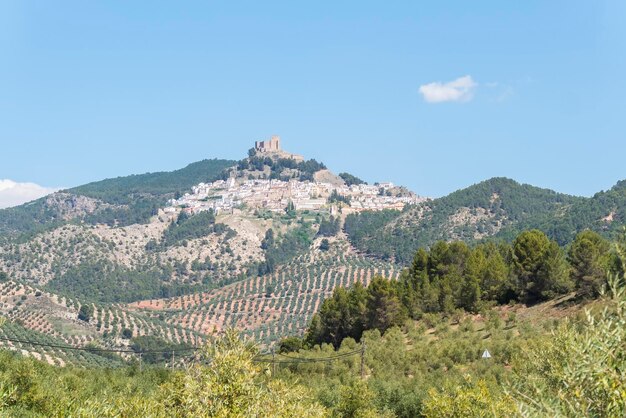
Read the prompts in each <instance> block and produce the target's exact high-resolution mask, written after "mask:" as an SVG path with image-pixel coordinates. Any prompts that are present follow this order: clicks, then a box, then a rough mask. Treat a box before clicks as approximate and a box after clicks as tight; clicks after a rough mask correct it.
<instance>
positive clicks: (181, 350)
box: [0, 337, 362, 364]
mask: <svg viewBox="0 0 626 418" xmlns="http://www.w3.org/2000/svg"><path fill="white" fill-rule="evenodd" d="M0 341H7V342H12V343H19V344H26V345H32V346H38V347H46V348H55V349H59V350H72V351H86V352H91V353H126V354H138V355H140V356H142V355H143V354H172V356H174V353H190V355H191V353H193V352H196V351H198V350H200V347H190V348H179V349H172V350H145V351H135V350H125V349H113V348H97V347H93V348H91V347H74V346H71V345H60V344H50V343H42V342H38V341H30V340H21V339H18V338H8V337H0ZM270 354H271V353H261V354H258V355H257V356H255V358H253V359H252V361H254V362H255V363H268V364H305V363H321V362H331V361H335V360H340V359H344V358H348V357H352V356H355V355H357V354H362V350H354V351H349V352H347V353H341V354H337V355H335V356H329V357H317V358H315V357H293V356H288V355H286V354H282V353H278V355H279V356H282V357H285V358H287V359H288V360H276V359H275V357H273V358H272V359H264V358H259V357H261V356H266V355H270Z"/></svg>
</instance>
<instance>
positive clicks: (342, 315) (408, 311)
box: [305, 230, 624, 347]
mask: <svg viewBox="0 0 626 418" xmlns="http://www.w3.org/2000/svg"><path fill="white" fill-rule="evenodd" d="M619 260H620V259H619V257H617V255H616V254H615V252H613V251H612V250H611V244H610V243H609V242H608V241H607V240H605V239H604V238H602V237H601V236H600V235H598V234H597V233H595V232H592V231H584V232H581V233H579V234H578V235H577V236H576V238H575V240H574V242H573V243H572V244H571V245H570V246H569V248H568V249H567V250H563V249H562V248H561V247H559V245H558V244H557V243H556V242H555V241H552V240H550V239H549V238H548V237H547V236H546V235H545V234H544V233H543V232H541V231H539V230H530V231H525V232H522V233H520V234H519V235H518V236H517V237H516V239H515V240H514V241H513V243H512V244H506V243H500V244H495V243H484V244H480V245H476V246H475V247H473V248H472V247H469V246H468V245H467V244H465V243H463V242H453V243H447V242H444V241H440V242H437V243H436V244H435V245H433V246H432V248H430V249H429V250H426V249H423V248H420V249H419V250H418V251H417V252H416V253H415V256H414V259H413V263H412V265H411V266H410V267H409V268H408V269H406V270H405V271H404V272H403V273H402V275H401V277H400V278H399V280H397V281H394V280H388V279H385V278H383V277H375V278H374V279H373V280H372V281H371V282H370V284H369V285H368V286H367V287H365V286H363V285H362V284H360V283H356V284H355V285H354V286H352V287H351V288H350V289H345V288H336V289H335V290H334V292H333V295H332V297H330V298H328V299H326V300H325V301H324V302H323V303H322V306H321V307H320V310H319V312H318V313H317V314H315V315H314V316H313V318H312V320H311V323H310V326H309V329H308V331H307V334H306V336H305V343H306V344H308V345H310V346H313V345H316V344H321V343H331V344H333V345H334V346H335V347H338V346H339V345H340V344H341V342H342V341H343V339H344V338H347V337H351V338H354V339H355V340H359V339H360V337H361V335H362V333H363V331H364V330H370V329H378V330H379V331H381V332H384V331H385V330H387V329H389V328H391V327H393V326H396V325H398V326H399V325H402V324H403V323H404V322H405V321H406V320H407V319H409V318H411V319H421V318H422V317H424V315H427V314H445V315H452V314H454V313H455V312H457V311H459V310H462V311H466V312H473V313H477V312H480V311H482V310H486V309H488V308H490V307H493V306H495V305H497V304H506V303H509V302H521V303H525V304H528V305H530V304H535V303H539V302H542V301H546V300H549V299H552V298H555V297H557V296H559V295H563V294H566V293H569V292H571V291H574V290H575V291H577V294H578V295H579V297H583V298H588V297H595V296H597V295H598V294H599V293H600V291H601V289H602V287H603V286H604V284H605V283H606V277H607V273H609V272H613V273H617V274H622V275H623V271H624V268H623V266H622V264H621V262H620V261H619Z"/></svg>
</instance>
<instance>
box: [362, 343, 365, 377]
mask: <svg viewBox="0 0 626 418" xmlns="http://www.w3.org/2000/svg"><path fill="white" fill-rule="evenodd" d="M361 379H365V341H362V342H361Z"/></svg>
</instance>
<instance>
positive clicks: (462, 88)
mask: <svg viewBox="0 0 626 418" xmlns="http://www.w3.org/2000/svg"><path fill="white" fill-rule="evenodd" d="M476 86H478V84H477V83H476V82H475V81H474V80H473V79H472V76H470V75H466V76H464V77H459V78H457V79H456V80H452V81H450V82H447V83H442V82H439V81H435V82H433V83H428V84H424V85H422V86H420V90H419V91H420V93H421V94H422V96H423V97H424V100H426V101H427V102H428V103H443V102H467V101H470V100H472V98H473V97H474V90H475V89H476Z"/></svg>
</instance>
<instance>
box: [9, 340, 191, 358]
mask: <svg viewBox="0 0 626 418" xmlns="http://www.w3.org/2000/svg"><path fill="white" fill-rule="evenodd" d="M0 341H9V342H13V343H20V344H27V345H33V346H39V347H48V348H57V349H60V350H74V351H88V352H92V353H93V352H99V353H131V354H169V353H172V352H174V353H179V352H189V351H196V350H199V348H198V347H192V348H178V349H172V350H145V351H135V350H123V349H114V348H97V347H93V348H92V347H74V346H71V345H59V344H48V343H41V342H38V341H29V340H20V339H17V338H6V337H0Z"/></svg>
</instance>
